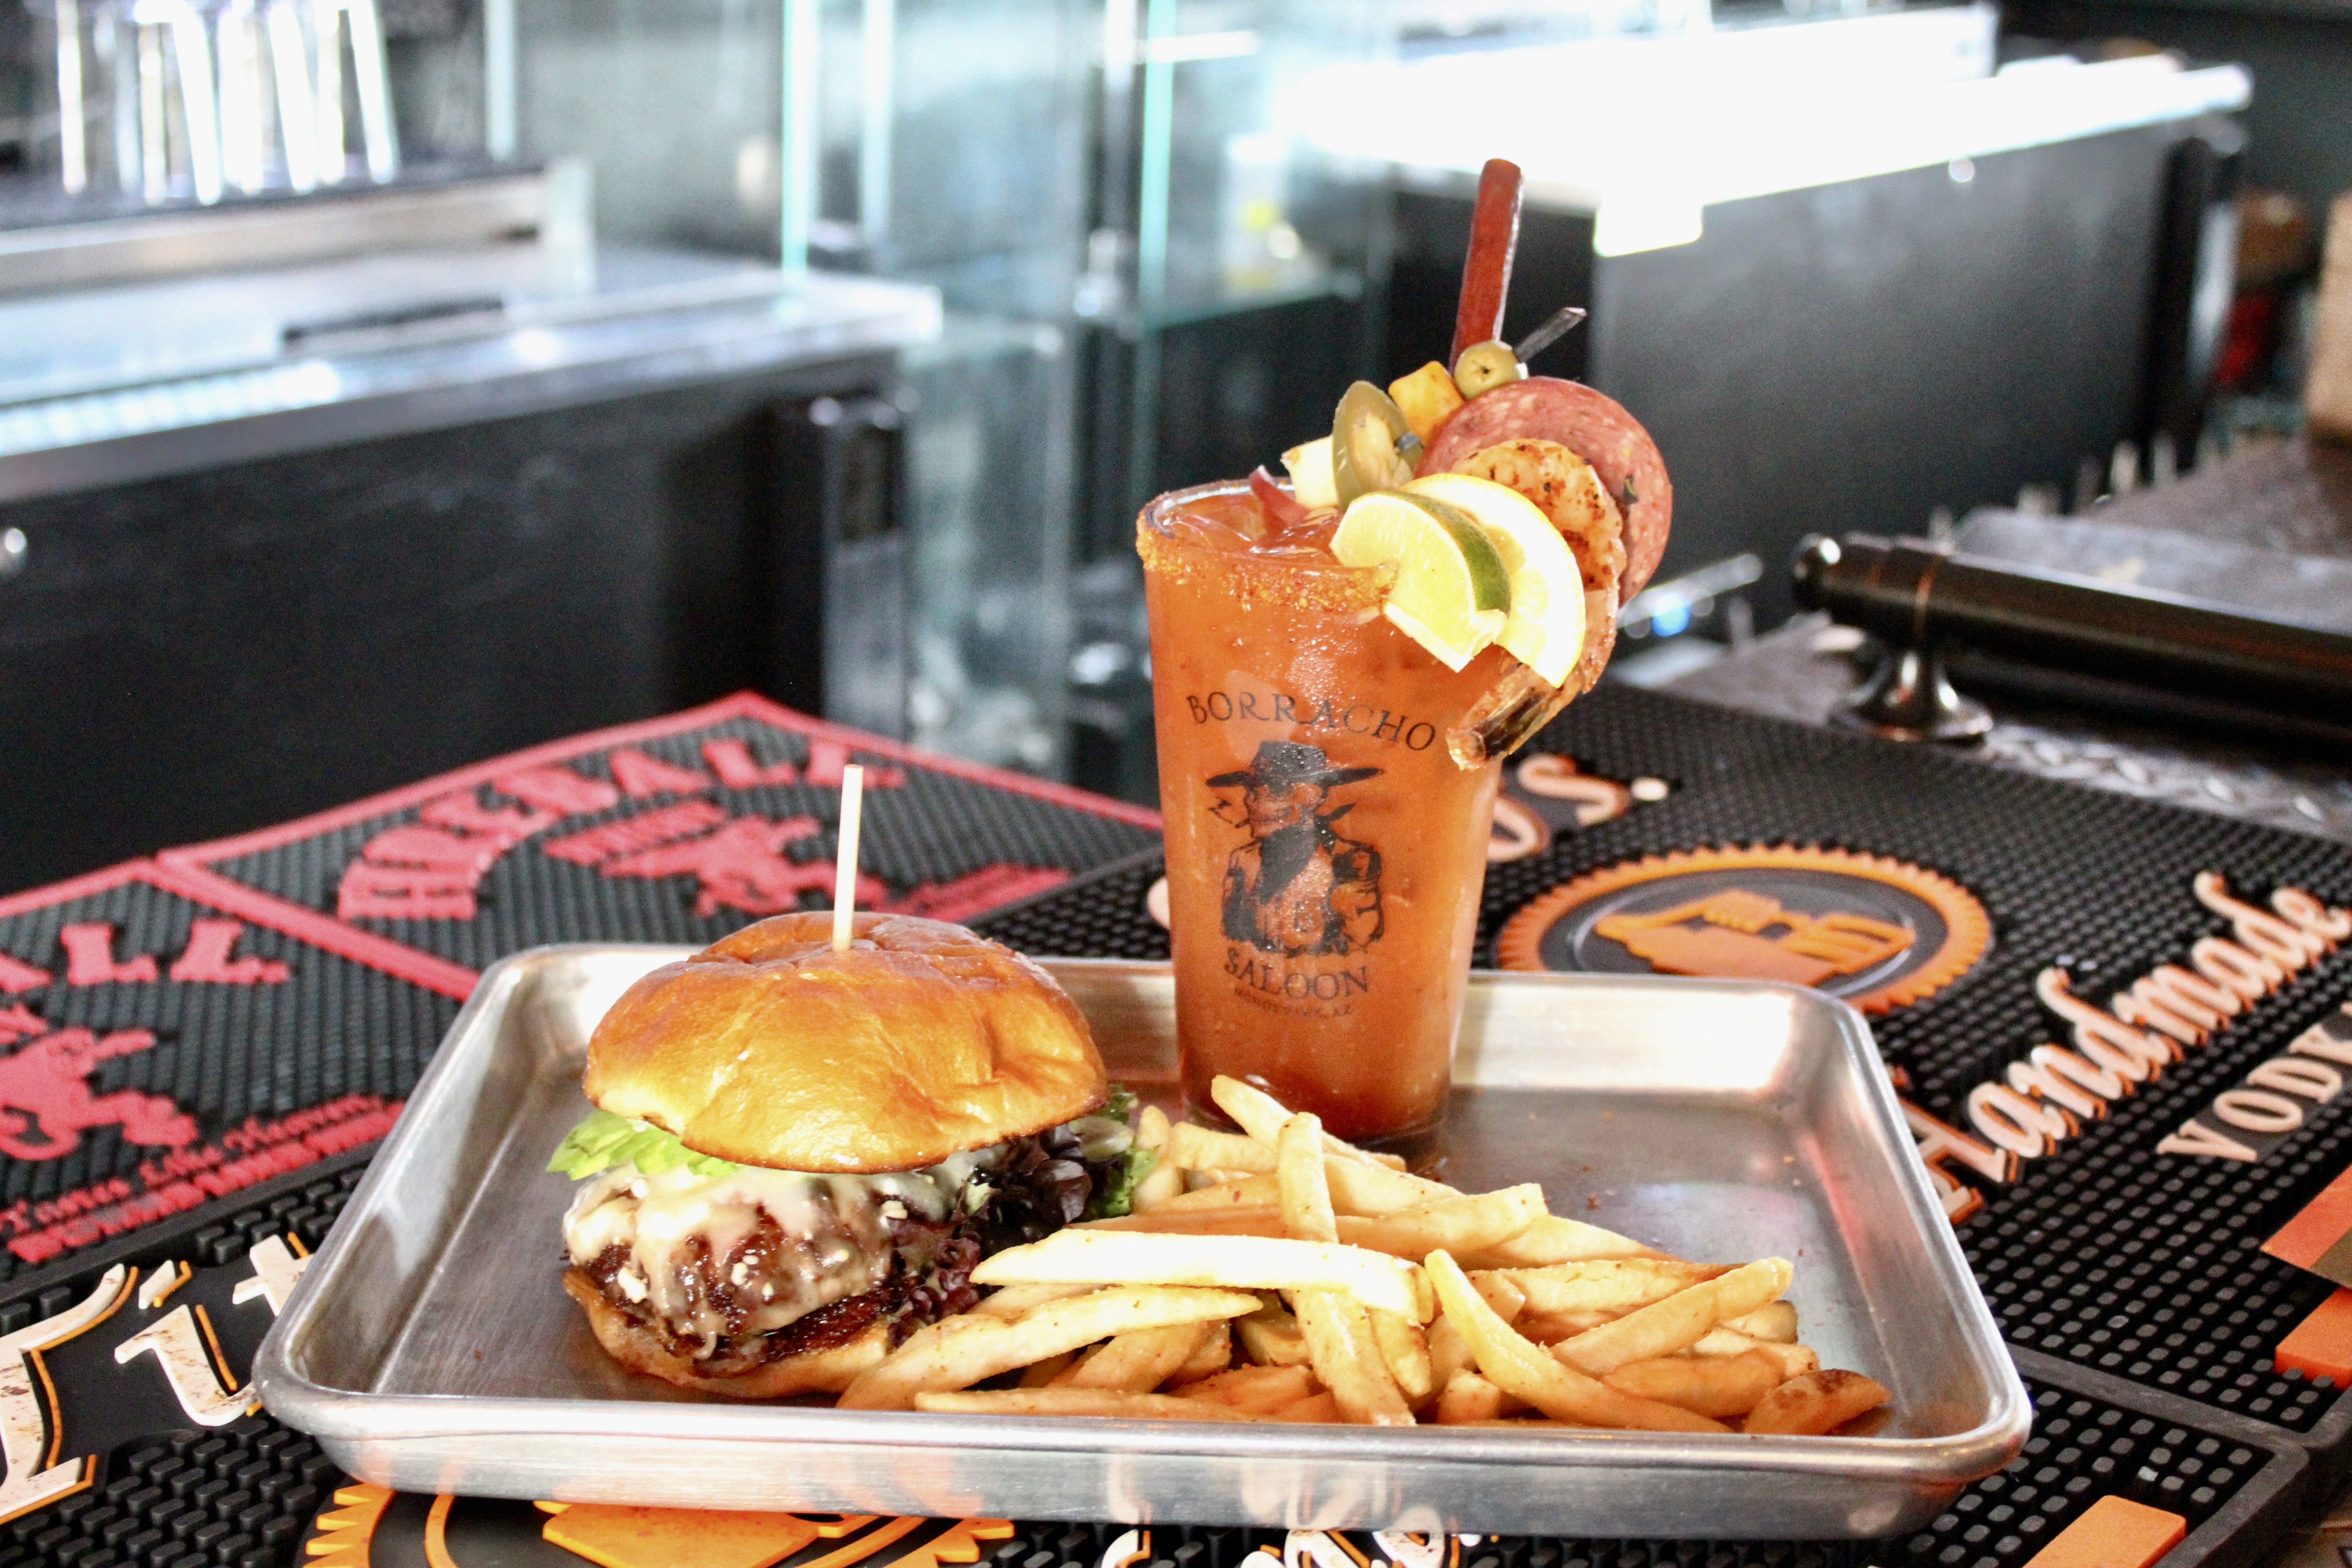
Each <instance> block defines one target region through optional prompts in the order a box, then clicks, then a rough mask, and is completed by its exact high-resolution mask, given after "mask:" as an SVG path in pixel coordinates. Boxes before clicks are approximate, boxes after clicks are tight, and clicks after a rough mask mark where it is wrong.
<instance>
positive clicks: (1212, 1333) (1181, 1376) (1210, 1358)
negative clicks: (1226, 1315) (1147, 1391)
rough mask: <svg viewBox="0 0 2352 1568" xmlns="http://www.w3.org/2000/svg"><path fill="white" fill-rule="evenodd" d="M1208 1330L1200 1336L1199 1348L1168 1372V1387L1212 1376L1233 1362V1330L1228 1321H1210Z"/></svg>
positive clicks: (1173, 1387)
mask: <svg viewBox="0 0 2352 1568" xmlns="http://www.w3.org/2000/svg"><path fill="white" fill-rule="evenodd" d="M1208 1328H1209V1331H1208V1332H1207V1333H1205V1334H1203V1335H1202V1336H1201V1344H1200V1348H1199V1349H1197V1350H1195V1351H1194V1352H1192V1354H1191V1355H1189V1356H1187V1357H1186V1358H1185V1359H1184V1363H1183V1364H1182V1365H1181V1366H1180V1367H1178V1368H1177V1369H1176V1370H1175V1371H1174V1372H1171V1373H1169V1374H1168V1384H1167V1386H1168V1387H1169V1388H1170V1389H1171V1390H1172V1389H1177V1388H1181V1387H1182V1386H1184V1385H1185V1384H1191V1383H1198V1382H1200V1381H1201V1380H1202V1378H1204V1377H1214V1376H1215V1375H1216V1374H1217V1373H1221V1372H1223V1371H1224V1370H1225V1369H1226V1368H1227V1367H1230V1366H1231V1365H1233V1364H1234V1331H1233V1327H1232V1325H1231V1324H1229V1323H1223V1322H1218V1323H1211V1324H1210V1325H1208Z"/></svg>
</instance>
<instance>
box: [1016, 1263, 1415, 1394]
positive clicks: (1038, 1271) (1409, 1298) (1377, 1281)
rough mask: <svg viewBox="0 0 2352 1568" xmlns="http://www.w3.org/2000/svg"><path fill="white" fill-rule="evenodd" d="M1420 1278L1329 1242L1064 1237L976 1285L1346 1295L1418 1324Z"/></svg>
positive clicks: (1405, 1268)
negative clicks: (1084, 1284) (1117, 1285)
mask: <svg viewBox="0 0 2352 1568" xmlns="http://www.w3.org/2000/svg"><path fill="white" fill-rule="evenodd" d="M1418 1272H1419V1271H1418V1270H1416V1269H1415V1268H1413V1267H1412V1265H1411V1264H1409V1263H1406V1262H1404V1261H1402V1259H1399V1258H1391V1257H1389V1256H1388V1255H1387V1254H1386V1253H1381V1252H1367V1251H1365V1250H1364V1249H1363V1248H1361V1247H1338V1246H1333V1245H1331V1244H1329V1243H1327V1242H1317V1241H1280V1240H1276V1239H1274V1238H1272V1237H1262V1236H1150V1235H1145V1234H1140V1233H1138V1232H1135V1231H1124V1230H1069V1229H1065V1230H1058V1231H1055V1233H1054V1234H1053V1235H1051V1236H1049V1237H1045V1239H1044V1240H1043V1241H1033V1242H1030V1243H1029V1244H1028V1245H1027V1246H1025V1247H1010V1248H1007V1249H1006V1250H1005V1251H1003V1252H1000V1253H997V1254H996V1255H995V1256H994V1257H992V1258H986V1259H984V1260H982V1263H981V1265H980V1267H979V1268H975V1269H973V1270H972V1271H971V1278H972V1282H973V1283H974V1284H977V1285H1015V1284H1076V1283H1077V1282H1079V1281H1092V1282H1095V1283H1097V1284H1099V1283H1103V1282H1106V1281H1111V1280H1117V1281H1119V1282H1121V1283H1125V1284H1130V1285H1192V1286H1202V1287H1216V1288H1223V1289H1239V1290H1313V1289H1326V1290H1344V1291H1346V1292H1347V1293H1348V1294H1349V1295H1350V1296H1353V1297H1354V1298H1355V1299H1356V1300H1358V1301H1359V1302H1360V1303H1361V1304H1362V1305H1364V1306H1367V1307H1385V1308H1387V1309H1388V1310H1390V1311H1391V1312H1402V1313H1404V1314H1405V1315H1406V1316H1407V1317H1410V1318H1412V1319H1413V1321H1416V1322H1421V1321H1427V1319H1428V1317H1429V1312H1428V1310H1427V1309H1426V1306H1425V1300H1426V1294H1425V1293H1426V1291H1427V1290H1428V1285H1427V1283H1426V1281H1423V1280H1422V1279H1419V1277H1418ZM1252 1307H1253V1308H1254V1307H1255V1302H1253V1303H1252ZM1215 1315H1219V1316H1233V1315H1235V1314H1231V1313H1226V1314H1215ZM1138 1326H1139V1327H1144V1326H1156V1325H1138ZM1033 1359H1034V1358H1033ZM1021 1364H1024V1365H1025V1364H1026V1363H1021Z"/></svg>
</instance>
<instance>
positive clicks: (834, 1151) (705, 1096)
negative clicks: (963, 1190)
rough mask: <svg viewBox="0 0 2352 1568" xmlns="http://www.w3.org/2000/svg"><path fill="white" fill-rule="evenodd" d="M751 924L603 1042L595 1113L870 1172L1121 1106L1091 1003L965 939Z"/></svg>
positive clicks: (625, 1008)
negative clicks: (1083, 1009)
mask: <svg viewBox="0 0 2352 1568" xmlns="http://www.w3.org/2000/svg"><path fill="white" fill-rule="evenodd" d="M832 936H833V917H832V916H831V915H830V914H823V913H810V914H789V915H778V916H776V917H774V918H773V919H772V920H764V921H760V922H759V923H758V924H757V925H751V926H746V927H745V928H744V929H743V930H741V931H737V932H736V933H735V934H734V935H732V936H730V937H729V938H727V939H726V940H725V941H723V942H713V943H712V944H711V945H710V946H709V947H707V948H705V949H703V950H702V951H701V952H698V953H696V954H695V955H694V956H693V957H692V958H689V959H687V960H686V961H684V962H683V963H667V964H664V965H663V966H662V967H661V968H659V969H656V970H655V971H654V972H653V973H650V974H648V975H646V977H645V978H644V979H642V980H640V981H638V982H637V983H636V984H635V985H632V986H631V987H629V989H628V990H627V991H626V992H625V994H623V995H622V997H621V999H620V1000H619V1001H618V1002H616V1003H614V1005H613V1007H612V1010H611V1011H610V1012H608V1013H606V1014H605V1015H604V1021H603V1022H602V1023H600V1024H598V1025H597V1026H596V1032H595V1034H594V1036H593V1037H592V1038H591V1039H590V1040H589V1042H588V1071H587V1076H586V1079H585V1080H584V1082H583V1088H584V1089H586V1090H587V1091H588V1098H589V1099H590V1100H594V1101H595V1102H596V1103H597V1104H598V1105H600V1106H602V1107H603V1108H604V1110H609V1111H612V1112H613V1113H614V1114H615V1115H618V1116H629V1117H635V1118H636V1119H638V1120H640V1121H650V1122H652V1123H653V1124H654V1125H655V1126H656V1127H660V1128H663V1129H665V1130H667V1131H670V1132H674V1133H676V1134H677V1137H678V1140H679V1141H680V1142H683V1143H684V1144H685V1145H686V1146H687V1147H688V1148H689V1149H692V1150H694V1151H696V1152H699V1153H704V1154H711V1155H715V1156H717V1157H718V1158H719V1159H721V1160H732V1161H734V1162H736V1163H739V1164H747V1165H767V1166H772V1167H774V1168H775V1169H778V1170H786V1171H814V1172H823V1173H845V1174H856V1173H877V1172H884V1171H909V1170H914V1169H917V1168H919V1167H920V1166H924V1165H933V1164H937V1163H939V1162H940V1161H941V1160H944V1159H946V1158H947V1157H948V1156H949V1155H950V1154H954V1153H959V1152H963V1151H966V1150H971V1149H982V1148H986V1147H987V1146H988V1145H990V1144H992V1143H1000V1142H1003V1141H1004V1140H1006V1139H1008V1138H1020V1137H1024V1136H1026V1135H1027V1134H1029V1133H1033V1132H1042V1131H1045V1129H1046V1128H1049V1127H1054V1126H1057V1125H1059V1124H1060V1123H1062V1122H1065V1121H1069V1120H1070V1119H1071V1118H1072V1117H1076V1116H1083V1115H1085V1114H1086V1113H1087V1111H1089V1110H1093V1109H1095V1107H1097V1106H1098V1105H1100V1104H1101V1103H1102V1102H1103V1100H1105V1099H1106V1098H1107V1097H1108V1092H1109V1090H1108V1084H1107V1083H1106V1081H1105V1079H1104V1076H1103V1065H1102V1058H1100V1057H1099V1056H1097V1055H1096V1054H1095V1047H1094V1038H1093V1037H1092V1036H1091V1035H1089V1034H1088V1033H1087V1021H1086V1019H1085V1017H1084V1016H1082V1015H1081V1014H1080V1013H1079V1012H1078V1009H1077V1006H1076V1004H1074V1003H1073V1002H1072V1001H1071V1000H1070V999H1069V998H1068V997H1067V996H1066V995H1064V994H1062V988H1061V987H1060V986H1058V985H1056V984H1054V982H1053V979H1052V977H1051V976H1049V975H1048V974H1046V973H1045V971H1044V970H1042V969H1040V968H1038V967H1037V966H1036V965H1035V964H1034V963H1030V962H1029V961H1028V960H1027V959H1025V958H1023V957H1022V956H1021V955H1020V954H1019V953H1017V952H1013V950H1012V949H1010V948H1007V947H1003V946H1000V945H998V944H997V943H995V942H990V941H988V940H986V939H985V938H983V937H979V936H975V935H974V934H972V933H971V931H966V930H965V929H964V928H963V927H961V926H956V925H949V924H947V923H946V922H944V921H927V920H919V919H916V918H915V917H913V916H909V915H874V914H862V915H859V916H857V917H856V937H855V941H854V942H853V944H852V946H851V947H850V949H849V951H848V952H834V951H833V946H832Z"/></svg>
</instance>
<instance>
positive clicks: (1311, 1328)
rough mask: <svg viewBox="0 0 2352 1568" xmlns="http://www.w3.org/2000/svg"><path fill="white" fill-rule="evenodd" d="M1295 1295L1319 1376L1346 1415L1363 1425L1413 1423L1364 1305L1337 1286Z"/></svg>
mask: <svg viewBox="0 0 2352 1568" xmlns="http://www.w3.org/2000/svg"><path fill="white" fill-rule="evenodd" d="M1295 1300H1296V1304H1297V1309H1298V1329H1299V1331H1300V1332H1301V1333H1303V1334H1305V1335H1306V1336H1307V1355H1308V1357H1309V1359H1310V1360H1311V1361H1312V1363H1313V1364H1314V1367H1315V1375H1316V1376H1317V1377H1318V1378H1319V1379H1320V1380H1321V1381H1322V1384H1323V1386H1324V1387H1326V1388H1328V1389H1329V1390H1330V1391H1331V1397H1332V1398H1333V1399H1335V1400H1337V1401H1338V1402H1339V1411H1340V1414H1342V1415H1345V1416H1346V1417H1347V1418H1348V1420H1349V1422H1350V1423H1352V1424H1354V1425H1357V1426H1412V1424H1413V1420H1412V1408H1411V1407H1410V1406H1409V1405H1406V1403H1405V1399H1404V1394H1403V1393H1402V1391H1401V1390H1399V1389H1398V1387H1397V1384H1396V1379H1394V1378H1393V1377H1391V1376H1390V1375H1389V1367H1388V1362H1387V1361H1386V1359H1385V1358H1383V1357H1382V1356H1381V1346H1380V1342H1379V1341H1378V1340H1376V1339H1374V1338H1373V1337H1372V1325H1371V1320H1370V1318H1369V1317H1368V1316H1367V1315H1366V1313H1365V1311H1364V1309H1363V1306H1362V1304H1361V1303H1360V1302H1358V1301H1357V1300H1355V1299H1354V1298H1352V1297H1349V1296H1347V1295H1344V1294H1342V1293H1341V1292H1339V1291H1337V1290H1301V1291H1299V1292H1297V1296H1296V1298H1295Z"/></svg>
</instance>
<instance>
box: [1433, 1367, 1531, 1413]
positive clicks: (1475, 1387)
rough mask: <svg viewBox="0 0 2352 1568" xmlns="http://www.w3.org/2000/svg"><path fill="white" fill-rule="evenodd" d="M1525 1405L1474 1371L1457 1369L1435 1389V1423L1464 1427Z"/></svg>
mask: <svg viewBox="0 0 2352 1568" xmlns="http://www.w3.org/2000/svg"><path fill="white" fill-rule="evenodd" d="M1526 1408H1528V1402H1527V1401H1526V1400H1524V1399H1521V1398H1519V1397H1518V1396H1517V1395H1516V1394H1506V1393H1504V1392H1503V1391H1502V1390H1501V1389H1500V1388H1497V1387H1496V1386H1495V1384H1491V1383H1489V1382H1487V1381H1486V1379H1485V1378H1483V1377H1480V1376H1479V1375H1478V1374H1477V1373H1475V1372H1457V1373H1454V1375H1453V1376H1452V1377H1449V1378H1447V1379H1446V1380H1445V1386H1444V1388H1443V1389H1441V1390H1439V1391H1438V1395H1437V1415H1436V1417H1435V1419H1436V1422H1437V1425H1439V1426H1467V1425H1468V1424H1470V1423H1472V1422H1474V1421H1498V1420H1500V1419H1502V1418H1503V1417H1504V1416H1506V1415H1516V1414H1517V1413H1518V1412H1519V1411H1522V1410H1525V1409H1526Z"/></svg>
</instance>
